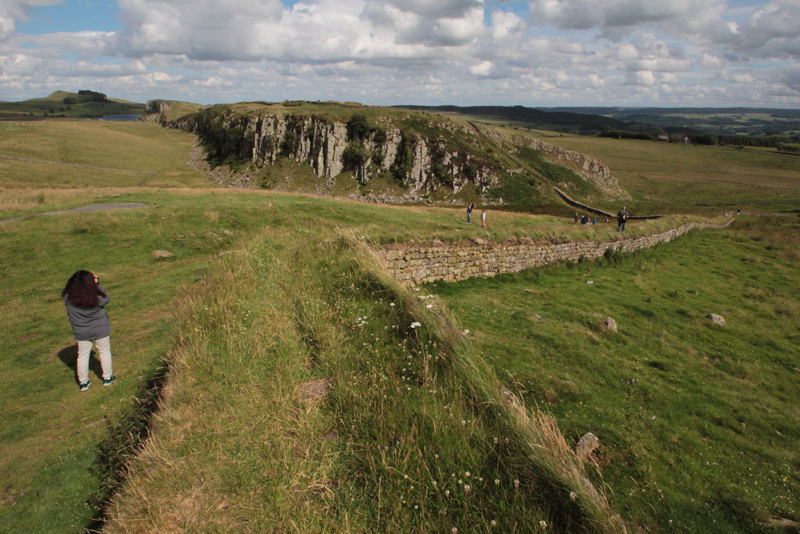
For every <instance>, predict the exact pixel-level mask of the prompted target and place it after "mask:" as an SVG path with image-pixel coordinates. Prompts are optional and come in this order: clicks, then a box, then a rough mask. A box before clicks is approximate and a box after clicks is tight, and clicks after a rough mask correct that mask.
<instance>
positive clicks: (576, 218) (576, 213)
mask: <svg viewBox="0 0 800 534" xmlns="http://www.w3.org/2000/svg"><path fill="white" fill-rule="evenodd" d="M575 222H578V212H577V211H576V212H575Z"/></svg>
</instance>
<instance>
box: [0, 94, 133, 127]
mask: <svg viewBox="0 0 800 534" xmlns="http://www.w3.org/2000/svg"><path fill="white" fill-rule="evenodd" d="M76 96H78V94H77V93H70V92H68V91H55V92H54V93H52V94H50V95H48V96H46V97H44V98H31V99H28V100H23V101H22V102H0V120H13V119H23V118H24V119H25V120H32V119H41V118H46V117H50V118H53V117H68V118H78V117H80V118H98V117H102V116H103V115H139V114H141V113H143V112H144V104H138V103H136V102H128V101H127V100H115V99H108V100H109V101H108V102H84V103H81V104H71V105H70V104H65V103H64V99H65V98H67V97H76Z"/></svg>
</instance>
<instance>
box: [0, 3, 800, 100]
mask: <svg viewBox="0 0 800 534" xmlns="http://www.w3.org/2000/svg"><path fill="white" fill-rule="evenodd" d="M57 1H58V0H0V3H2V4H0V98H2V97H4V96H5V95H8V94H11V92H13V91H15V90H17V88H19V87H21V85H20V84H22V85H25V84H27V87H28V89H29V90H30V89H31V88H32V87H38V88H45V87H50V85H48V84H52V85H54V86H56V85H57V84H58V83H62V84H64V85H68V86H70V87H72V86H74V84H78V81H79V80H80V79H81V77H84V79H90V80H96V82H97V84H98V89H103V88H106V89H107V91H106V92H109V91H111V90H120V91H122V90H125V91H126V94H132V92H136V91H139V92H140V93H141V92H145V91H164V92H166V93H170V92H172V96H173V97H176V98H182V99H190V97H191V96H192V95H206V96H204V97H203V99H202V101H216V102H219V101H225V100H228V101H231V100H236V99H252V98H264V99H270V98H277V99H283V98H308V99H325V100H327V99H331V98H336V99H344V100H362V101H365V102H368V103H411V102H413V101H414V99H416V102H419V103H434V102H436V101H437V99H445V100H444V101H442V100H439V102H442V103H446V102H449V103H467V102H470V101H471V102H476V103H481V102H482V103H487V102H495V103H504V102H509V101H510V102H511V103H526V104H528V105H547V104H548V103H550V104H554V105H556V104H560V105H569V104H575V105H583V104H587V103H595V104H602V103H607V104H609V105H625V104H626V103H630V104H637V105H642V104H647V103H650V104H662V105H663V104H666V103H668V102H669V103H683V101H682V99H686V101H687V102H694V103H698V104H701V103H705V104H706V105H717V104H721V103H722V102H730V103H731V104H732V103H737V104H741V103H744V102H751V103H753V102H756V101H759V102H768V101H769V99H770V98H774V101H775V102H780V103H784V104H785V103H786V102H791V100H787V99H791V98H795V100H794V101H793V102H795V103H796V105H797V104H800V95H799V94H798V93H797V88H798V85H799V83H800V82H798V79H799V78H800V75H798V69H800V67H798V66H797V65H798V61H800V26H798V25H799V24H800V4H798V2H797V0H774V1H769V0H766V1H763V0H762V3H761V4H760V5H758V6H756V7H739V8H736V9H731V8H730V6H729V5H728V4H729V2H730V0H704V1H703V2H694V0H658V1H656V0H529V3H528V6H529V14H530V18H527V17H526V16H525V11H524V10H522V9H520V5H519V3H504V2H502V1H501V2H500V3H499V4H498V3H493V4H492V5H490V6H486V5H485V4H484V2H483V0H438V1H436V0H302V1H296V2H294V4H292V5H288V6H287V5H285V2H283V1H281V0H258V1H254V0H117V4H118V6H119V20H120V22H121V24H122V29H121V30H120V31H118V32H110V31H106V32H103V31H96V32H75V33H66V32H61V33H52V34H45V35H27V36H26V35H20V34H19V33H18V31H17V29H16V28H17V26H16V22H17V21H20V20H24V18H25V17H26V16H28V14H29V13H31V9H32V8H35V7H36V6H39V5H47V4H52V3H55V2H57ZM545 26H547V28H544V27H545ZM562 30H569V32H568V33H564V32H563V31H562ZM109 57H111V58H113V59H112V60H109ZM763 60H767V61H763ZM726 67H727V68H728V69H729V71H730V72H725V70H724V69H725V68H726ZM767 68H769V69H770V70H769V71H767V70H766V69H767ZM748 76H750V77H752V79H753V80H754V81H753V82H749V85H748V82H746V81H742V80H745V79H747V77H748ZM712 82H713V83H712ZM37 84H38V85H37ZM81 85H84V86H88V85H87V84H85V83H83V84H81ZM93 86H94V85H93ZM101 86H102V87H101ZM181 91H182V92H184V93H185V94H181V93H180V92H181ZM748 91H749V96H748ZM176 93H177V94H176ZM137 94H138V93H137ZM273 95H274V96H273ZM791 95H794V96H791ZM153 96H155V95H152V94H150V95H146V97H147V98H151V97H153ZM162 96H163V93H162ZM520 98H523V99H524V100H522V101H521V100H520ZM659 99H664V100H663V101H659ZM703 99H709V100H708V101H706V102H703ZM726 99H727V100H726Z"/></svg>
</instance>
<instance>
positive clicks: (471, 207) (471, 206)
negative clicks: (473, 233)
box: [467, 204, 475, 222]
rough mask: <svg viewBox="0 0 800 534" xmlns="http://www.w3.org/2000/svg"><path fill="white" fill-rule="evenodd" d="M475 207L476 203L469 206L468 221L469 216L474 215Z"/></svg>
mask: <svg viewBox="0 0 800 534" xmlns="http://www.w3.org/2000/svg"><path fill="white" fill-rule="evenodd" d="M473 209H475V204H470V205H469V206H467V222H469V216H470V215H472V210H473Z"/></svg>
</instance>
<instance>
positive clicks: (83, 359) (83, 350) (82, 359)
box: [78, 336, 113, 384]
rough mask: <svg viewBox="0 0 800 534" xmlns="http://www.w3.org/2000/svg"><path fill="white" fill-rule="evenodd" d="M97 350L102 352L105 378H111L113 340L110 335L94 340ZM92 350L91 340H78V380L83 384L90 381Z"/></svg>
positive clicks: (101, 360)
mask: <svg viewBox="0 0 800 534" xmlns="http://www.w3.org/2000/svg"><path fill="white" fill-rule="evenodd" d="M94 344H95V346H97V352H99V353H100V365H101V366H102V368H103V378H104V379H105V378H111V375H112V374H113V373H112V372H111V340H110V339H109V336H106V337H104V338H102V339H96V340H95V341H94ZM91 352H92V342H91V341H78V382H80V383H81V384H83V383H85V382H88V381H89V354H91Z"/></svg>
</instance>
